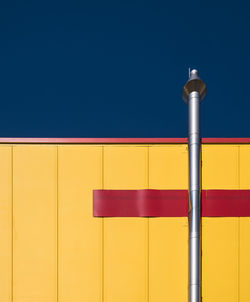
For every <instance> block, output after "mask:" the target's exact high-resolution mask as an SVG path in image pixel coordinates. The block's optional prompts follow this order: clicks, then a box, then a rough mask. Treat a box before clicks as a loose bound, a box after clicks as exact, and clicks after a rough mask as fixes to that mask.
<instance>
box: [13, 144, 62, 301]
mask: <svg viewBox="0 0 250 302" xmlns="http://www.w3.org/2000/svg"><path fill="white" fill-rule="evenodd" d="M13 167H14V169H13V215H14V216H13V219H14V233H13V236H14V237H13V249H14V251H13V263H14V267H13V278H14V279H13V291H14V293H13V295H14V301H15V302H43V301H46V302H55V301H56V300H57V290H56V288H57V280H56V279H57V278H56V275H57V235H56V232H57V219H56V217H57V179H56V178H57V149H56V147H55V146H39V145H37V146H35V145H29V146H27V145H25V146H15V147H14V149H13Z"/></svg>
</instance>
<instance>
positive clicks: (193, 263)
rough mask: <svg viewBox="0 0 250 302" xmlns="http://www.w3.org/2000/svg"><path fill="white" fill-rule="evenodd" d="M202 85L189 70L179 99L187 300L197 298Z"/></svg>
mask: <svg viewBox="0 0 250 302" xmlns="http://www.w3.org/2000/svg"><path fill="white" fill-rule="evenodd" d="M205 94H206V86H205V84H204V83H203V82H202V81H201V79H200V78H199V76H198V71H197V70H195V69H194V70H192V71H191V72H190V75H189V80H188V82H187V83H186V84H185V86H184V88H183V93H182V96H183V99H184V101H185V102H186V103H187V105H188V151H189V210H188V220H189V285H188V291H189V292H188V297H189V302H199V301H200V296H201V295H200V263H201V255H200V152H201V150H200V149H201V144H200V140H201V138H200V103H201V100H202V99H203V98H204V97H205Z"/></svg>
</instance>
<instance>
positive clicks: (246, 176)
mask: <svg viewBox="0 0 250 302" xmlns="http://www.w3.org/2000/svg"><path fill="white" fill-rule="evenodd" d="M239 155H240V156H239V161H240V162H239V172H240V173H239V178H240V189H241V190H249V189H250V145H241V146H239Z"/></svg>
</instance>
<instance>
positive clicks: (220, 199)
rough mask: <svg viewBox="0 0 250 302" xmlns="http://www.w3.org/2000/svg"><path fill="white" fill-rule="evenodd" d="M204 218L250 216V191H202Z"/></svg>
mask: <svg viewBox="0 0 250 302" xmlns="http://www.w3.org/2000/svg"><path fill="white" fill-rule="evenodd" d="M202 216H204V217H248V216H250V190H206V191H202Z"/></svg>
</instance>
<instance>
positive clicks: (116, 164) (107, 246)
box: [104, 146, 148, 302]
mask: <svg viewBox="0 0 250 302" xmlns="http://www.w3.org/2000/svg"><path fill="white" fill-rule="evenodd" d="M147 163H148V148H147V147H142V146H110V147H104V188H105V189H145V188H147V179H148V166H147ZM147 228H148V219H147V218H105V219H104V301H107V302H117V301H119V302H128V301H129V302H139V301H140V302H146V301H147V293H148V287H147V285H148V275H147V271H148V254H147V253H148V250H147V248H148V231H147Z"/></svg>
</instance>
